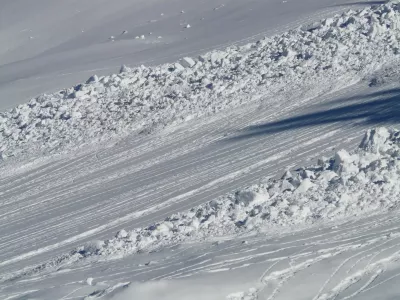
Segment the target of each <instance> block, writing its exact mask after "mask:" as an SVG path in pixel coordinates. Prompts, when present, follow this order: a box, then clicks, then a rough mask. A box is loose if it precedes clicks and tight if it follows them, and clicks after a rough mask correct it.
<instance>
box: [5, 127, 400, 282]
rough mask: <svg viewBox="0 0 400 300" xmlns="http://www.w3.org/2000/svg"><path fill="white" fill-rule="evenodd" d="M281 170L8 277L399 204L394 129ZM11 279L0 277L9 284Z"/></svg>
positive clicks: (399, 157)
mask: <svg viewBox="0 0 400 300" xmlns="http://www.w3.org/2000/svg"><path fill="white" fill-rule="evenodd" d="M293 173H294V174H291V173H290V172H285V174H284V176H283V177H282V178H281V179H279V180H271V179H269V180H265V182H261V183H259V184H256V185H253V186H250V187H248V188H245V189H241V190H238V191H236V192H234V193H230V194H227V195H225V196H223V197H220V198H218V199H215V200H213V201H210V202H208V203H205V204H203V205H199V206H197V207H194V208H192V209H191V210H189V211H186V212H181V213H177V214H174V215H172V216H170V217H168V218H166V219H165V220H164V221H162V222H158V223H155V224H152V225H150V226H148V227H146V228H137V229H134V230H131V231H126V230H121V231H119V232H118V233H117V234H116V236H115V237H114V238H112V239H110V240H106V241H95V242H92V243H89V244H86V245H83V246H82V247H79V248H77V249H75V250H73V251H72V252H71V253H69V254H65V255H63V256H60V257H58V258H56V259H55V260H52V261H50V262H47V263H45V264H43V265H40V266H36V267H34V268H27V269H25V270H22V271H21V273H19V274H12V279H14V278H15V277H19V276H24V275H28V274H32V273H37V272H40V271H42V270H44V269H49V268H50V269H51V268H54V267H58V266H60V265H62V264H65V263H71V262H74V261H79V260H82V259H85V258H91V257H97V258H99V257H104V258H109V257H115V256H117V257H118V256H121V255H125V254H132V253H140V252H146V251H155V250H157V249H160V248H162V247H165V246H168V245H173V244H178V243H181V242H184V241H188V240H202V239H209V238H210V237H216V236H224V235H228V234H238V233H248V232H257V231H260V230H265V229H271V228H277V227H281V226H291V225H307V224H312V223H315V222H318V221H327V220H335V219H340V218H343V217H347V216H359V215H365V214H368V213H374V212H382V211H385V210H391V209H394V208H396V207H397V206H398V204H399V203H400V200H399V199H400V186H399V185H398V182H399V181H400V131H396V130H394V129H386V128H383V127H381V128H377V129H372V130H369V131H368V132H367V133H366V134H365V137H364V139H363V140H362V142H361V144H360V147H359V149H357V150H356V151H355V152H354V153H348V152H347V151H345V150H340V151H338V152H337V153H336V155H335V157H334V158H331V159H321V160H320V161H319V163H318V165H317V166H314V167H309V168H300V169H298V170H297V171H296V172H293ZM8 279H11V278H2V281H3V280H8Z"/></svg>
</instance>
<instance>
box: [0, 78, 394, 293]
mask: <svg viewBox="0 0 400 300" xmlns="http://www.w3.org/2000/svg"><path fill="white" fill-rule="evenodd" d="M387 88H389V87H384V88H378V90H380V89H381V90H382V89H383V90H385V89H387ZM371 89H372V88H371ZM363 91H364V92H365V86H364V83H360V84H359V85H357V86H353V87H351V88H349V89H347V90H344V91H340V92H337V93H333V94H331V95H328V96H324V97H319V98H316V99H309V100H307V102H306V106H305V107H302V108H300V107H299V106H298V105H295V106H293V107H285V108H284V109H282V110H281V111H280V112H277V113H271V111H270V110H269V109H268V108H262V109H260V106H257V107H254V108H252V109H249V108H247V109H246V112H247V113H243V111H240V110H239V111H236V112H231V113H229V114H228V113H227V114H226V115H224V117H223V118H220V119H218V118H217V117H211V118H208V119H205V120H204V121H203V122H200V123H196V124H193V126H186V125H180V126H177V127H176V128H173V129H169V132H167V134H165V135H162V133H160V134H156V136H155V137H153V138H150V137H149V138H147V137H145V136H144V137H143V136H139V137H132V138H130V139H128V140H125V141H121V142H118V143H116V144H115V145H114V146H113V147H111V148H104V149H97V150H96V151H93V152H89V153H84V154H80V153H79V151H78V152H77V153H76V154H75V155H72V156H71V158H69V159H68V157H60V158H57V157H55V158H50V160H49V161H48V162H46V163H39V164H38V166H37V167H35V166H31V167H30V169H29V170H27V172H26V175H25V174H24V172H23V170H20V171H17V173H16V174H18V175H14V174H11V175H10V177H9V178H8V177H7V176H3V178H2V179H1V180H2V186H4V187H5V188H4V189H2V192H1V194H0V203H2V206H1V207H0V222H1V226H0V264H1V273H2V274H3V275H4V274H7V273H10V272H12V271H13V270H16V269H19V268H22V267H25V266H28V265H34V264H37V263H39V262H41V261H43V260H45V257H48V256H49V255H51V256H55V255H58V254H61V253H65V252H68V251H69V250H70V249H72V248H73V247H74V246H75V245H81V244H82V243H84V242H85V241H90V240H93V239H102V238H107V237H109V236H110V235H112V234H114V233H115V232H116V231H117V230H118V229H120V228H123V227H126V228H134V227H139V226H143V225H147V224H150V223H152V222H155V221H157V220H160V219H162V218H163V217H165V216H168V215H171V214H172V213H174V212H177V211H182V210H184V209H186V208H190V207H193V206H195V205H196V204H200V203H204V202H205V201H208V200H211V199H214V198H216V197H218V196H220V195H222V194H224V193H225V192H229V191H231V190H233V189H236V188H238V187H240V186H245V185H248V184H251V183H253V182H255V181H256V180H257V179H259V178H261V177H263V176H265V175H274V174H275V175H280V174H281V173H280V172H282V170H283V169H284V168H285V166H287V167H289V166H291V167H294V166H295V165H301V164H302V163H304V162H305V161H307V160H310V155H311V157H314V158H317V157H319V156H321V155H329V154H330V153H331V151H332V148H333V146H335V147H336V146H338V145H339V146H343V147H354V145H355V144H354V142H355V141H357V142H358V141H359V139H360V137H361V135H362V133H363V131H364V129H365V128H366V127H365V126H360V125H359V123H358V125H357V126H355V125H354V123H355V121H353V120H350V121H347V122H334V123H329V124H324V125H321V126H317V127H303V128H297V129H293V131H294V132H293V131H291V132H287V131H283V132H277V133H272V134H266V135H265V136H261V137H260V136H259V137H257V138H248V139H236V140H235V139H233V140H231V139H229V138H230V137H231V136H235V135H237V134H240V133H241V132H242V130H243V128H246V127H247V126H248V125H249V124H255V123H259V122H261V121H264V122H268V121H269V122H270V121H274V120H280V119H285V118H287V117H290V116H292V115H301V113H302V111H307V112H309V111H310V110H317V111H318V110H320V109H321V107H322V108H323V109H327V107H326V105H327V103H333V105H334V107H337V106H340V104H336V103H335V102H334V101H333V100H335V99H341V98H343V97H352V96H356V95H359V100H354V101H355V102H357V101H359V102H361V103H362V102H364V101H370V98H367V100H366V98H364V97H363V96H362V92H363ZM371 92H376V90H374V91H371ZM230 120H234V122H232V121H230ZM384 124H385V123H384V121H382V124H377V125H384ZM187 128H190V130H187ZM221 132H228V133H229V135H228V140H227V136H225V135H223V134H221ZM344 132H346V137H347V142H346V141H345V142H343V138H342V136H343V133H344ZM293 135H295V136H296V139H292V138H291V136H293ZM260 161H261V162H260ZM20 174H24V175H25V176H20ZM17 176H18V177H17ZM78 207H79V209H78ZM125 210H126V211H127V212H133V213H127V214H124V215H123V216H121V211H125ZM388 224H389V225H390V224H395V222H394V221H393V220H392V221H387V222H383V221H381V222H380V225H379V226H378V224H376V221H371V222H370V223H361V224H360V225H357V223H355V224H354V222H349V224H345V225H344V228H340V229H335V230H330V231H327V232H322V233H319V232H314V233H313V235H311V236H309V237H305V238H301V236H299V237H298V238H297V239H295V240H290V241H287V242H285V241H284V240H281V241H279V242H277V243H276V244H275V246H273V244H274V243H273V242H270V241H269V242H267V241H266V240H265V238H250V239H248V238H246V237H243V238H244V239H246V240H248V241H249V243H248V244H242V243H241V241H233V240H232V241H228V242H225V241H222V243H223V244H225V243H230V246H229V247H228V246H224V247H223V248H221V247H219V246H218V245H217V246H204V247H210V249H207V251H203V250H202V251H203V252H196V251H197V248H198V247H200V248H201V247H203V246H201V245H196V244H195V245H193V246H189V247H190V248H189V247H188V248H185V247H187V246H186V245H183V246H181V247H183V248H184V249H183V250H182V252H180V255H183V256H184V255H188V256H190V257H188V258H187V259H185V260H184V262H183V261H182V259H181V256H180V255H176V256H175V254H172V255H171V256H167V257H164V258H163V261H162V263H161V262H160V261H159V262H158V263H156V264H155V265H154V267H153V266H144V267H141V268H134V269H135V271H132V269H130V267H123V266H122V267H121V266H120V267H118V268H117V267H116V268H115V269H114V270H113V271H111V272H109V271H107V272H106V273H107V274H106V275H104V276H103V277H104V280H105V281H107V282H117V281H118V282H121V281H124V280H125V281H126V280H128V279H129V280H136V279H137V280H142V279H143V280H160V279H169V280H171V279H177V278H191V277H196V276H202V275H204V274H207V273H209V274H211V273H212V274H214V275H216V276H218V274H224V273H225V272H227V271H230V272H236V271H239V270H248V269H249V268H257V270H258V269H259V272H260V273H259V275H258V276H261V281H258V280H257V278H255V279H254V280H255V282H259V283H258V284H259V286H258V289H259V295H260V297H261V299H280V298H279V297H280V295H281V294H282V291H283V290H284V289H283V287H284V286H287V285H288V284H289V282H290V281H291V280H294V279H296V278H297V276H300V275H298V274H301V273H302V272H307V270H308V269H309V267H310V266H311V265H318V264H320V263H321V262H322V261H326V260H328V261H329V260H332V257H337V256H338V255H341V254H342V253H349V255H348V257H347V258H344V259H343V260H342V262H341V263H339V264H338V266H337V268H336V271H332V273H331V274H330V275H329V277H327V278H326V279H325V282H321V285H320V287H319V288H318V289H315V293H314V295H310V297H311V298H312V297H314V299H322V298H320V297H321V295H323V294H324V293H326V292H327V291H329V289H330V288H332V286H334V284H337V281H338V280H339V279H338V278H336V277H339V276H335V274H337V273H340V274H343V273H344V274H346V276H348V277H351V276H352V274H354V273H355V272H356V271H358V270H359V268H361V266H360V264H361V262H362V261H363V260H365V259H366V258H365V257H364V258H362V257H361V258H360V256H362V255H366V257H368V258H369V263H367V266H366V267H364V269H365V268H367V267H368V265H370V264H371V263H373V262H374V261H375V260H377V256H379V255H378V254H376V253H371V251H373V249H375V248H379V247H381V246H383V244H381V245H378V244H377V245H376V246H371V243H372V245H374V243H376V242H374V239H375V238H376V237H377V236H381V235H385V234H388V233H390V231H393V232H398V231H400V229H399V227H398V226H391V227H390V226H389V225H388ZM371 226H373V227H380V226H382V227H385V226H389V228H388V229H385V230H382V229H380V230H379V231H378V230H377V232H370V230H369V229H370V228H371ZM252 239H253V240H252ZM39 245H40V246H39ZM329 245H332V246H329ZM353 245H361V246H359V248H360V250H357V249H355V248H354V246H353ZM326 246H329V247H328V248H326V249H327V250H323V249H324V248H325V247H326ZM274 247H275V249H273V248H274ZM393 247H394V248H396V249H397V248H398V245H397V244H396V245H394V246H393ZM271 248H272V249H271ZM356 248H357V247H356ZM217 249H219V250H218V251H217ZM317 249H318V250H317ZM384 250H387V249H383V250H382V251H384ZM199 251H200V250H199ZM216 251H217V252H216ZM318 251H325V252H326V253H322V254H320V255H317V256H316V257H314V256H315V253H316V252H318ZM357 251H358V252H357ZM382 251H381V252H382ZM166 252H168V249H167V251H166ZM218 252H220V254H218ZM354 252H355V253H354ZM381 252H379V253H381ZM10 253H12V254H13V255H12V256H10ZM196 253H202V254H201V255H197V254H196ZM350 253H351V254H350ZM375 254H376V255H375ZM157 255H158V254H157ZM346 255H347V254H346ZM125 259H127V258H125ZM132 259H133V260H135V258H132ZM359 260H360V261H359ZM117 261H118V260H117ZM305 261H306V262H307V263H305V264H304V262H305ZM116 264H118V262H116ZM157 265H160V267H156V266H157ZM303 265H304V266H303ZM260 266H265V269H264V270H262V269H261V267H260ZM345 266H346V268H345ZM74 268H75V269H74V272H78V273H79V272H82V274H83V273H85V272H90V273H93V274H97V273H96V271H95V270H93V266H89V265H83V266H82V267H79V266H76V267H74ZM282 268H288V269H287V271H286V272H289V273H287V275H285V277H284V278H283V279H282V280H280V281H279V282H278V283H277V286H276V287H275V288H274V290H273V291H272V292H271V291H270V290H269V289H268V288H264V284H266V282H268V280H266V279H265V278H268V277H269V276H271V273H273V272H276V271H277V270H280V269H282ZM107 269H108V270H109V268H108V267H107ZM290 270H296V271H290ZM383 272H384V269H383ZM68 274H69V272H68V271H66V273H65V276H68ZM99 274H101V271H99ZM152 274H153V275H152ZM52 276H56V277H57V276H64V275H63V274H59V275H57V273H56V274H54V275H52ZM371 276H372V275H371ZM381 276H382V274H378V275H376V276H374V279H373V280H372V279H370V281H371V282H370V283H369V284H366V283H365V286H363V287H362V289H361V288H359V289H360V291H358V292H357V293H356V294H355V295H354V296H352V297H355V296H356V295H359V294H362V293H363V291H365V290H367V289H369V288H370V287H371V284H372V283H377V282H378V281H377V280H378V279H379V278H381ZM100 277H101V276H100ZM100 277H99V278H100ZM393 278H397V277H393ZM31 280H32V281H31ZM31 280H28V281H27V282H25V281H21V282H20V283H18V281H16V282H14V283H13V284H17V285H16V286H19V284H23V285H24V289H25V284H26V285H27V286H26V289H33V288H32V287H30V284H31V283H30V282H32V284H33V282H34V283H37V282H38V281H39V282H41V281H43V280H44V281H45V279H44V277H41V276H40V274H38V275H37V276H33V277H32V279H31ZM43 284H44V285H46V284H45V283H43ZM79 284H81V283H79ZM73 285H74V284H72V285H71V286H73ZM268 286H269V285H268ZM48 288H50V287H48ZM9 289H10V290H12V289H11V288H10V286H8V285H7V284H6V286H5V287H4V288H2V289H0V295H2V293H5V294H4V295H10V294H8V293H9V292H4V291H8V290H9ZM45 290H46V288H45ZM50 290H51V288H50ZM83 290H85V289H83ZM14 291H15V290H14ZM79 291H80V289H77V290H76V292H79ZM48 292H49V294H48V295H51V291H48ZM76 292H74V293H76ZM68 293H71V291H70V290H69V292H68ZM68 293H67V294H65V295H63V297H67V296H66V295H68ZM353 293H355V292H353ZM264 294H265V295H266V296H265V297H264V296H263V295H264ZM347 296H349V295H347ZM7 297H8V296H7ZM46 297H47V296H46ZM68 297H69V298H68V299H74V298H73V297H72V296H71V297H70V296H68ZM263 297H264V298H263ZM335 297H336V298H337V296H335ZM49 299H50V298H49ZM64 299H66V298H64ZM329 299H330V298H329ZM332 299H333V298H332ZM337 299H339V298H337Z"/></svg>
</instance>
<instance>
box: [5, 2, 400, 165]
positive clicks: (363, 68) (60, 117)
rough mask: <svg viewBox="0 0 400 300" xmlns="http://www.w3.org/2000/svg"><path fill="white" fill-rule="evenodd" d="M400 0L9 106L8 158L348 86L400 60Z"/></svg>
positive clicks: (6, 134) (95, 80)
mask: <svg viewBox="0 0 400 300" xmlns="http://www.w3.org/2000/svg"><path fill="white" fill-rule="evenodd" d="M399 10H400V4H397V3H387V4H384V5H380V6H374V7H369V8H365V9H363V10H359V11H351V10H350V11H348V12H346V13H343V14H342V15H336V16H334V17H332V18H329V19H326V20H323V21H321V22H318V23H314V24H311V25H309V26H304V27H301V28H298V29H296V30H293V31H290V32H287V33H284V34H281V35H276V36H273V37H271V38H265V39H263V40H260V41H258V42H256V43H251V44H247V45H244V46H231V47H228V48H227V49H225V50H224V51H212V52H209V53H206V54H204V55H201V56H200V57H198V58H191V57H185V58H183V59H181V60H180V61H179V62H176V63H174V64H164V65H159V66H155V67H145V66H141V67H138V68H134V69H129V68H126V67H124V68H122V69H121V73H120V74H114V75H111V76H104V77H97V76H92V77H91V78H90V79H89V80H88V81H87V82H86V83H83V84H79V85H77V86H75V87H73V88H69V89H65V90H62V91H59V92H57V93H54V94H49V95H41V96H39V97H37V98H34V99H31V100H30V101H29V102H28V103H26V104H23V105H19V106H17V107H15V108H14V109H12V110H10V111H8V112H4V113H0V153H1V157H2V159H3V160H5V159H7V158H9V157H14V158H19V157H23V156H27V155H28V156H31V155H33V154H35V153H36V154H39V153H41V154H43V153H51V152H54V151H61V150H65V149H68V148H73V147H76V146H78V145H82V144H84V143H90V142H95V141H98V140H101V139H106V138H110V137H113V136H123V135H126V134H131V133H141V132H149V131H151V130H154V129H155V128H159V127H164V126H167V125H170V124H176V123H179V122H183V121H185V120H189V119H192V118H195V117H199V116H202V115H207V114H212V113H215V112H218V111H221V110H224V109H227V108H234V107H237V106H239V105H241V104H243V103H249V102H250V101H263V99H274V100H270V101H279V99H287V98H293V97H294V96H296V97H299V98H300V97H301V98H307V97H313V96H316V95H318V94H322V93H326V92H330V91H332V90H335V89H338V88H343V87H344V86H348V85H350V84H352V83H354V82H356V81H358V80H360V79H363V78H365V77H368V76H369V75H370V74H372V73H373V72H374V71H376V70H377V69H379V68H381V67H383V62H384V64H387V65H394V64H396V63H398V60H399V58H398V52H399V34H400V26H399V24H400V22H399V21H400V13H399Z"/></svg>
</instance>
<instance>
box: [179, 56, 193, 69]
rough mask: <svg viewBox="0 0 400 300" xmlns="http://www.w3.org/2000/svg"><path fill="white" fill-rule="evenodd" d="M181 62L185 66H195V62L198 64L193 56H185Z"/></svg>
mask: <svg viewBox="0 0 400 300" xmlns="http://www.w3.org/2000/svg"><path fill="white" fill-rule="evenodd" d="M181 64H182V66H184V67H185V68H191V67H193V66H194V65H195V64H196V62H195V61H194V60H193V58H191V57H184V58H182V60H181Z"/></svg>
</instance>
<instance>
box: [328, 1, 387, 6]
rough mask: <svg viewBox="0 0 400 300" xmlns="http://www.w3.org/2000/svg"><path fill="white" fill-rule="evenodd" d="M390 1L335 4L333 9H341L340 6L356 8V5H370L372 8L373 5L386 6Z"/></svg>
mask: <svg viewBox="0 0 400 300" xmlns="http://www.w3.org/2000/svg"><path fill="white" fill-rule="evenodd" d="M387 2H388V1H358V2H351V3H342V4H334V5H332V6H331V7H338V6H339V7H340V6H355V5H368V6H372V5H381V4H385V3H387Z"/></svg>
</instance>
